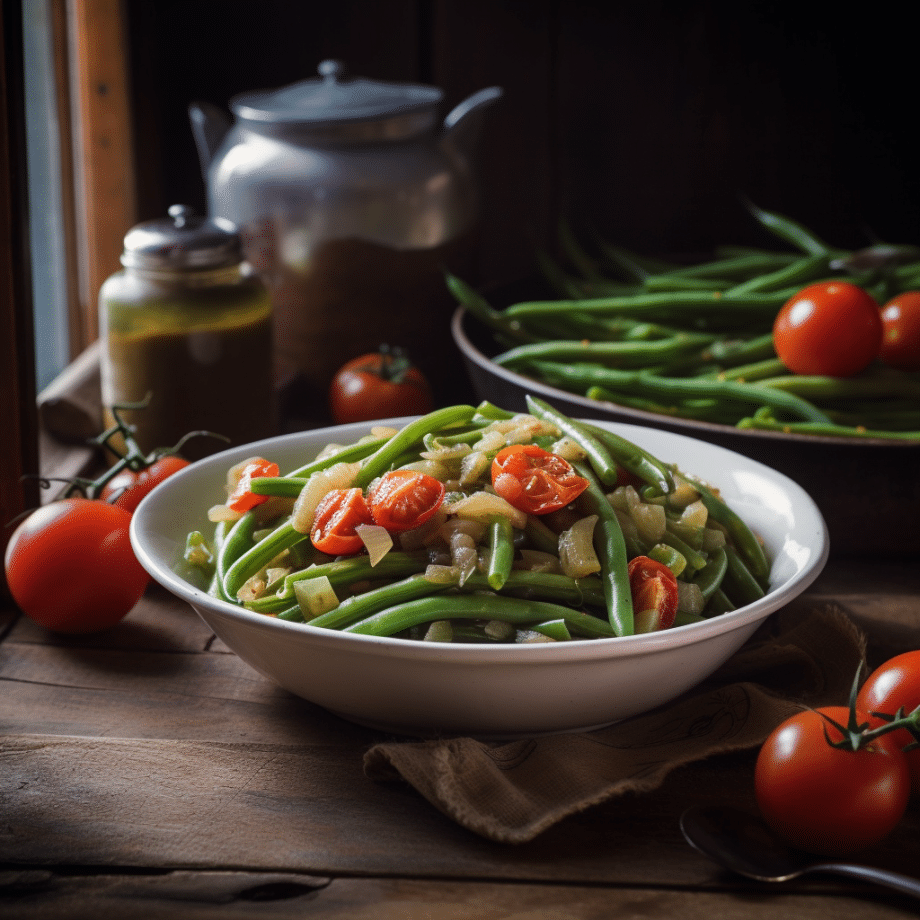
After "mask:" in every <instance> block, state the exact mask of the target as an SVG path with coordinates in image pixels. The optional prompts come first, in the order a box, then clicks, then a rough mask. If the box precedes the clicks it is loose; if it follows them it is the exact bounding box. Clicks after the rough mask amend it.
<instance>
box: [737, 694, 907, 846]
mask: <svg viewBox="0 0 920 920" xmlns="http://www.w3.org/2000/svg"><path fill="white" fill-rule="evenodd" d="M819 713H824V714H825V715H828V716H830V717H831V718H832V719H834V720H835V721H837V722H839V723H840V724H841V725H846V724H847V719H848V717H849V709H848V708H847V707H846V706H829V707H826V708H823V709H818V710H810V709H809V710H804V711H803V712H799V713H796V714H795V715H794V716H791V717H790V718H789V719H787V720H786V721H785V722H783V723H782V724H781V725H780V726H779V727H778V728H776V729H775V730H774V731H773V733H772V734H771V735H770V737H769V738H767V740H766V741H765V742H764V744H763V747H762V748H761V749H760V753H759V754H758V756H757V764H756V767H755V770H754V784H755V791H756V795H757V804H758V805H759V807H760V811H761V814H762V815H763V818H764V820H765V821H766V822H767V824H769V825H770V826H771V827H772V828H773V829H774V830H775V831H777V832H778V833H779V834H780V835H781V836H783V837H784V838H786V840H788V841H789V842H790V843H791V844H793V845H794V846H796V847H798V848H800V849H803V850H808V851H809V852H812V853H820V854H822V855H827V856H832V855H841V854H845V853H852V852H855V851H856V850H859V849H862V848H863V847H867V846H871V845H872V844H875V843H878V842H879V841H880V840H882V839H883V838H884V837H886V836H887V835H888V834H889V833H890V832H891V831H892V830H894V828H895V826H896V825H897V824H898V822H899V821H900V820H901V817H902V816H903V814H904V811H905V809H906V808H907V803H908V800H909V798H910V774H909V772H908V769H907V760H906V758H905V757H904V755H903V754H902V753H901V752H900V750H898V749H897V748H896V747H895V746H894V745H891V744H889V743H888V742H887V741H886V739H885V737H881V738H878V739H877V740H876V741H874V742H873V743H871V744H870V745H868V746H867V747H865V748H861V749H860V750H858V751H853V750H847V749H840V748H835V747H832V746H831V745H830V744H828V741H827V738H826V737H825V735H824V732H825V729H826V730H827V733H828V736H829V737H830V738H831V739H832V740H834V741H839V740H840V739H841V735H840V732H838V731H837V729H835V728H834V727H833V726H831V725H830V724H829V723H827V722H826V721H825V720H824V719H823V718H822V717H821V715H819ZM857 718H858V719H859V721H860V722H865V721H867V719H866V715H865V713H862V712H857Z"/></svg>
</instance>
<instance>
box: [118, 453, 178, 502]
mask: <svg viewBox="0 0 920 920" xmlns="http://www.w3.org/2000/svg"><path fill="white" fill-rule="evenodd" d="M188 465H189V463H188V460H184V459H183V458H182V457H177V456H175V455H174V454H168V455H166V456H165V457H160V459H159V460H156V461H154V462H153V463H151V464H150V466H148V467H146V468H145V469H142V470H140V471H139V472H137V473H135V472H134V471H133V470H129V469H124V470H122V471H121V472H120V473H118V474H117V475H116V476H114V477H113V478H112V479H110V480H109V481H108V482H107V483H106V485H105V488H103V490H102V495H101V498H102V500H103V501H106V502H108V503H109V504H111V505H117V506H118V507H119V508H124V509H125V511H131V512H134V511H135V510H136V509H137V506H138V505H139V504H140V503H141V500H142V499H144V498H146V497H147V496H148V495H149V494H150V493H151V492H152V491H153V490H154V489H155V488H156V487H157V486H158V485H159V484H160V483H161V482H162V481H163V480H164V479H168V478H169V477H170V476H172V475H173V473H178V472H179V470H181V469H184V468H185V467H187V466H188Z"/></svg>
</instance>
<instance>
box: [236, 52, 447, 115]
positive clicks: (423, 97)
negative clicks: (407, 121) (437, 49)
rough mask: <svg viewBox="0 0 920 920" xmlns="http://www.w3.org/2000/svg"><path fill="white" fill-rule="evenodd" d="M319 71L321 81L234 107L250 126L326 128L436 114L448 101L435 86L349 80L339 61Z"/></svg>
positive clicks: (250, 97)
mask: <svg viewBox="0 0 920 920" xmlns="http://www.w3.org/2000/svg"><path fill="white" fill-rule="evenodd" d="M318 70H319V74H320V76H319V78H316V77H314V78H312V79H309V80H303V81H301V82H299V83H294V84H293V85H291V86H286V87H283V88H282V89H275V90H262V91H257V92H251V93H243V94H242V95H239V96H235V97H234V98H233V99H232V100H231V101H230V107H231V108H232V109H233V112H234V113H235V114H236V115H237V116H238V117H239V118H243V119H246V120H247V121H251V122H260V123H262V124H274V125H280V124H288V125H293V124H301V125H309V126H311V127H322V126H327V127H328V126H331V125H337V124H342V123H348V122H355V121H369V120H379V119H384V118H390V117H393V116H401V115H406V114H409V113H412V112H421V111H425V110H431V111H432V113H433V112H434V110H435V109H436V107H437V106H438V105H439V103H440V102H441V100H442V99H443V97H444V93H443V91H442V90H440V89H438V88H437V87H435V86H423V85H419V84H412V83H390V82H384V81H381V80H368V79H364V78H362V77H352V76H349V75H348V73H347V72H346V68H345V66H344V64H342V62H341V61H334V60H328V61H323V62H322V63H321V64H320V65H319V68H318Z"/></svg>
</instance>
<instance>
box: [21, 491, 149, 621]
mask: <svg viewBox="0 0 920 920" xmlns="http://www.w3.org/2000/svg"><path fill="white" fill-rule="evenodd" d="M130 524H131V513H130V512H129V511H125V509H124V508H117V507H116V506H114V505H109V504H107V503H105V502H102V501H94V500H91V499H88V498H67V499H62V500H61V501H56V502H51V503H50V504H48V505H44V506H43V507H41V508H39V509H37V510H35V511H33V512H32V514H30V515H29V517H27V518H26V519H25V520H24V521H22V523H20V524H19V526H18V527H17V528H16V531H15V532H14V534H13V536H12V538H11V539H10V542H9V544H8V545H7V549H6V556H5V561H6V576H7V582H8V584H9V589H10V593H11V594H12V595H13V599H14V600H15V601H16V603H17V605H18V606H19V608H20V609H21V610H22V612H23V613H25V614H26V616H28V617H30V618H31V619H32V620H34V621H35V622H36V623H38V624H39V625H40V626H45V627H47V628H48V629H53V630H56V631H57V632H63V633H90V632H97V631H99V630H103V629H108V628H109V627H111V626H114V625H115V624H116V623H118V622H119V621H120V620H121V619H122V618H123V617H124V616H125V615H126V614H128V613H129V612H130V611H131V609H132V608H133V607H134V605H135V604H136V603H137V602H138V601H139V600H140V598H141V595H142V594H143V593H144V589H145V588H146V587H147V584H148V583H149V581H150V576H149V575H148V574H147V572H146V570H145V569H144V568H143V567H142V566H141V564H140V563H139V562H138V561H137V558H136V557H135V555H134V550H133V549H132V548H131V540H130V537H129V534H128V528H129V526H130Z"/></svg>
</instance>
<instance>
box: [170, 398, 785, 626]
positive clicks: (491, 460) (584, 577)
mask: <svg viewBox="0 0 920 920" xmlns="http://www.w3.org/2000/svg"><path fill="white" fill-rule="evenodd" d="M528 409H529V412H528V413H512V412H508V411H506V410H503V409H500V408H498V407H497V406H494V405H492V404H490V403H487V402H484V403H482V404H480V405H479V406H477V407H473V406H450V407H447V408H444V409H438V410H436V411H434V412H432V413H429V414H428V415H425V416H422V417H420V418H418V419H414V420H412V421H410V422H409V423H407V424H405V425H404V426H403V427H402V428H399V429H395V428H386V427H376V428H374V429H372V431H371V432H370V433H369V434H368V435H366V436H365V437H363V438H361V439H360V440H358V441H357V442H356V443H354V444H349V445H335V444H333V445H329V446H327V447H326V448H325V449H324V450H323V451H322V452H321V453H320V454H319V456H318V457H317V458H316V459H314V460H311V461H310V462H308V463H305V464H304V465H303V466H301V467H300V468H298V469H296V470H292V471H290V472H287V473H285V474H283V475H282V474H281V473H280V471H278V470H277V467H274V468H272V464H270V462H269V463H267V461H266V458H252V459H251V460H248V461H244V462H243V463H241V464H237V465H236V466H235V467H234V468H233V469H231V470H230V471H228V476H227V487H226V491H227V498H226V501H224V502H223V503H221V504H216V505H214V506H213V507H212V508H211V511H210V512H209V515H208V517H209V519H210V521H211V522H212V524H213V528H203V529H202V530H200V531H195V532H193V533H191V534H189V536H188V541H187V546H186V552H185V560H184V563H185V566H186V569H187V570H189V571H195V572H197V573H198V575H199V576H202V578H203V581H202V584H203V585H204V584H207V585H208V591H209V593H211V594H212V595H213V596H215V597H218V598H222V599H223V600H225V601H229V602H230V603H233V604H237V605H240V606H242V607H245V608H246V609H248V610H251V611H255V612H258V613H261V614H264V615H266V616H271V617H277V618H279V619H282V620H288V621H293V622H297V623H309V624H310V625H312V626H315V627H322V628H326V629H333V630H340V631H343V632H350V633H358V634H363V635H372V636H396V637H401V638H405V639H409V640H423V641H440V642H485V643H490V642H492V643H494V642H509V643H514V642H518V643H521V642H553V641H568V640H572V639H594V638H613V637H619V636H627V635H631V634H635V633H642V632H648V631H651V630H656V629H663V628H671V627H673V626H679V625H684V624H689V623H695V622H701V621H703V620H705V619H706V618H708V617H713V616H717V615H719V614H722V613H726V612H728V611H731V610H734V609H736V608H738V607H741V606H743V605H745V604H748V603H751V602H753V601H755V600H757V599H758V598H760V597H762V596H764V594H765V593H766V591H767V590H768V575H769V562H768V560H767V557H766V555H765V552H764V549H763V546H762V544H761V542H760V541H759V539H758V538H757V537H756V536H755V534H754V533H753V532H752V531H751V530H750V529H749V528H748V526H747V525H746V524H745V523H744V522H743V521H742V520H741V519H740V518H739V517H738V515H737V514H736V513H735V512H733V511H732V510H731V509H730V508H729V507H728V505H727V504H725V502H724V501H723V500H722V499H721V498H720V496H719V494H718V491H717V490H716V489H715V488H714V487H713V486H711V485H709V484H707V483H704V482H702V481H700V480H697V479H694V478H693V477H692V475H691V474H690V473H684V472H682V471H680V470H679V469H678V468H677V467H676V466H675V465H673V464H670V463H665V462H663V461H662V460H660V459H658V458H657V457H655V456H653V455H652V454H650V453H649V452H648V451H646V450H644V449H643V448H641V447H639V446H638V445H636V444H634V443H632V442H630V441H628V440H626V439H624V438H622V437H620V436H619V435H617V434H615V433H613V432H611V431H608V430H606V429H605V428H602V427H600V426H597V425H594V424H591V423H589V422H585V421H577V420H574V419H571V418H569V417H567V416H565V415H563V414H562V413H560V412H559V411H557V410H556V409H555V408H553V407H552V406H550V405H549V404H548V403H546V402H544V401H542V400H539V399H536V398H533V397H530V398H529V399H528ZM267 459H268V461H270V458H267ZM215 498H217V497H215ZM206 534H207V535H206Z"/></svg>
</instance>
